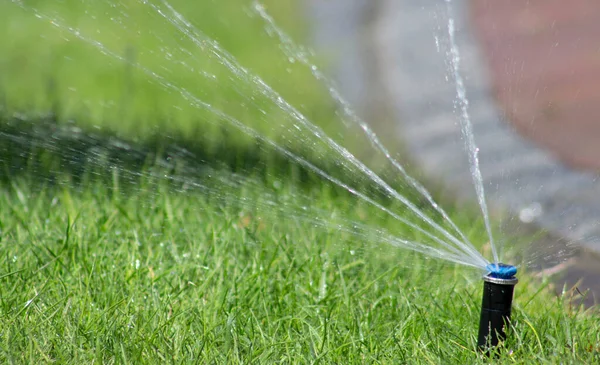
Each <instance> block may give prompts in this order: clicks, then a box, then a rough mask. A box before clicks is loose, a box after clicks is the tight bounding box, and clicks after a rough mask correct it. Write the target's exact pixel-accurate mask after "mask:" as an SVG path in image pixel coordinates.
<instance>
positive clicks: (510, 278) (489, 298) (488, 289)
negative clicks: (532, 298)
mask: <svg viewBox="0 0 600 365" xmlns="http://www.w3.org/2000/svg"><path fill="white" fill-rule="evenodd" d="M487 269H488V270H489V272H488V274H487V275H485V276H484V277H483V281H484V283H483V300H482V302H481V318H480V320H479V336H478V339H477V346H478V347H479V348H480V349H481V350H486V349H489V348H493V347H496V346H498V343H500V341H504V340H505V339H506V331H507V329H508V327H509V325H510V312H511V308H512V300H513V292H514V288H515V285H516V284H517V282H518V281H519V280H518V279H517V278H516V277H515V274H516V273H517V268H516V267H514V266H511V265H505V264H490V265H488V266H487Z"/></svg>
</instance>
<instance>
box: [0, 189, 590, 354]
mask: <svg viewBox="0 0 600 365" xmlns="http://www.w3.org/2000/svg"><path fill="white" fill-rule="evenodd" d="M32 184H33V183H32V181H26V180H23V179H17V180H15V181H13V183H12V184H11V185H10V186H4V187H3V188H2V192H1V194H0V196H1V198H0V199H1V201H0V207H1V208H0V229H1V230H2V235H1V242H0V257H2V258H3V259H2V263H1V264H0V282H1V285H0V323H1V325H2V329H3V330H2V335H1V336H0V359H1V361H2V362H3V363H44V362H46V363H49V362H59V363H74V364H80V363H92V362H94V363H251V362H256V363H274V362H278V363H281V362H284V363H316V362H319V363H336V364H340V363H436V364H438V363H456V364H466V363H469V364H472V363H486V362H488V361H489V359H488V358H486V357H484V356H482V355H481V354H479V353H478V352H477V351H476V334H477V323H478V316H479V305H480V290H481V286H482V285H481V281H480V280H478V279H477V275H478V273H474V272H472V271H468V270H465V269H462V268H456V267H453V266H452V265H445V264H442V263H440V262H436V261H433V262H431V261H427V260H424V259H423V258H422V257H419V256H417V255H413V254H410V253H407V252H406V251H402V250H397V249H394V248H391V247H387V246H385V245H374V244H372V243H370V242H364V241H363V240H361V239H359V238H357V237H354V236H353V235H351V234H348V233H344V232H342V231H340V230H336V229H322V228H317V227H315V225H314V224H311V223H310V222H306V221H304V220H302V219H300V218H299V217H298V216H295V215H294V214H282V215H281V216H278V217H275V216H274V213H273V211H272V210H270V209H268V208H265V206H264V205H262V204H261V201H263V202H264V200H265V196H266V195H265V194H264V191H263V189H264V188H261V187H260V185H255V186H249V187H245V188H241V189H240V188H236V189H235V190H232V191H231V192H230V193H231V195H230V196H232V197H236V198H238V199H239V200H237V199H234V200H227V199H220V197H224V196H227V194H226V190H223V189H221V190H220V193H219V194H215V193H212V194H206V193H202V192H200V191H194V190H186V191H185V192H183V191H181V190H183V189H185V188H184V187H183V186H179V187H177V184H174V183H170V184H166V183H165V182H164V181H162V182H161V181H155V180H152V179H143V181H140V182H139V184H137V188H136V190H135V192H134V193H132V192H131V191H128V190H127V188H122V187H119V183H118V178H117V179H115V180H114V183H113V185H107V184H105V183H96V184H94V183H92V184H90V185H88V187H87V188H86V189H84V190H83V191H79V192H77V191H74V190H73V189H68V188H60V187H48V188H45V189H42V190H38V191H35V192H34V191H32V190H31V188H30V186H32ZM208 184H210V183H208ZM120 189H122V190H120ZM279 189H280V190H279V195H278V197H279V198H280V199H285V198H286V197H288V198H290V199H295V197H297V194H294V193H293V191H294V189H293V188H292V187H291V186H290V185H289V184H288V183H287V182H285V181H284V182H283V185H282V186H280V187H279ZM176 190H180V192H176ZM305 195H307V196H309V197H310V199H311V201H313V202H314V207H313V208H322V209H324V210H325V211H327V212H329V213H330V214H331V216H335V215H336V214H338V215H339V214H346V215H347V216H352V215H353V213H347V212H351V210H349V209H350V208H351V207H354V209H356V210H361V209H362V210H364V212H363V214H366V215H367V216H371V217H373V216H376V215H375V214H371V213H373V212H370V211H369V209H368V208H366V207H360V206H358V207H356V206H355V203H354V201H352V200H350V199H347V198H344V197H340V196H335V195H332V194H331V193H330V192H328V191H327V190H322V189H320V188H318V187H315V188H313V189H312V190H310V191H307V192H305ZM242 198H246V200H245V203H244V204H240V203H239V202H240V201H242ZM398 211H400V212H401V210H400V209H398ZM369 220H373V218H371V219H367V221H369ZM389 224H391V222H389ZM482 234H483V230H482V227H481V226H479V228H478V229H475V230H474V231H472V232H471V236H472V237H473V238H475V237H477V236H478V235H479V236H481V235H482ZM402 235H403V236H404V237H406V238H415V239H417V238H418V237H415V233H414V232H411V231H410V230H403V231H402ZM521 281H522V282H521V283H519V284H518V286H517V290H516V294H515V297H516V299H515V307H514V314H513V320H514V330H513V332H512V333H511V335H510V339H509V341H508V342H506V343H505V344H504V345H503V346H502V348H501V350H500V353H501V354H500V358H499V359H498V361H499V362H500V361H502V362H507V363H513V362H514V363H565V362H566V363H571V362H575V363H593V362H596V361H597V360H598V357H599V356H600V351H599V350H600V349H599V348H598V346H599V344H600V323H599V322H598V321H597V319H596V318H595V315H594V314H593V313H587V312H586V311H584V309H583V308H581V307H578V306H574V305H570V300H571V297H572V295H574V293H571V292H569V291H566V292H565V293H564V294H563V295H562V296H559V297H555V296H553V295H552V294H551V291H550V290H547V289H548V288H546V285H547V283H539V282H534V281H531V280H530V279H529V278H528V277H527V275H522V276H521Z"/></svg>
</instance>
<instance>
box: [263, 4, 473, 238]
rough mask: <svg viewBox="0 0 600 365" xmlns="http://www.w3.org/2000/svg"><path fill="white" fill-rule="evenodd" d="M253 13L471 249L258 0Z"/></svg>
mask: <svg viewBox="0 0 600 365" xmlns="http://www.w3.org/2000/svg"><path fill="white" fill-rule="evenodd" d="M253 4H254V6H253V8H254V10H255V12H256V13H257V14H258V15H259V16H260V17H261V18H262V19H263V20H264V21H265V22H266V24H267V26H268V27H269V29H270V30H271V31H272V32H273V33H275V34H276V35H277V37H278V39H279V41H280V42H281V44H283V45H284V47H283V48H282V50H283V52H284V53H285V54H286V56H288V57H292V58H294V59H297V60H299V61H300V62H301V63H302V64H303V65H305V66H306V67H308V68H309V69H310V71H311V73H312V74H313V76H314V77H315V79H317V80H319V81H320V82H322V83H323V84H324V85H325V86H326V88H327V91H328V92H329V95H330V96H331V97H332V98H333V99H334V101H336V102H337V103H338V105H339V106H340V107H341V109H342V111H343V112H344V115H345V116H346V118H348V119H349V120H350V121H351V122H352V123H354V124H355V125H358V126H359V127H360V128H361V129H362V130H363V132H364V133H365V135H366V136H367V138H368V139H369V141H370V142H371V144H372V145H373V147H375V148H376V149H379V151H381V152H382V153H383V155H384V156H385V157H386V158H387V159H388V161H390V163H391V164H392V165H393V166H394V167H395V168H396V169H397V170H398V171H399V172H400V173H401V174H402V176H403V177H404V179H405V180H406V181H408V182H409V184H410V185H411V186H412V187H413V188H415V190H417V191H418V192H419V193H420V194H421V195H422V196H423V197H424V198H425V199H427V201H428V202H429V204H431V206H432V207H433V208H434V209H435V210H436V211H437V212H438V213H440V215H441V216H442V217H443V218H444V220H446V221H447V222H448V224H450V226H451V227H452V228H453V229H454V231H455V232H456V233H457V234H458V235H459V236H460V238H461V239H462V240H463V241H464V242H465V243H467V244H468V245H470V246H473V244H472V243H471V242H470V241H469V239H468V238H467V237H466V236H465V234H464V233H463V232H462V230H461V229H460V228H458V226H457V225H456V224H455V223H454V221H452V219H451V218H450V216H448V214H447V213H446V211H445V210H444V209H443V208H442V207H441V206H440V205H439V204H438V203H437V202H436V201H435V200H434V199H433V197H432V196H431V194H430V193H429V191H427V189H426V188H425V187H424V186H423V185H422V184H421V183H419V182H418V181H417V180H416V179H415V178H413V177H412V176H410V175H409V174H408V172H407V171H406V170H405V169H404V167H403V166H402V164H401V163H399V162H398V161H397V160H396V159H395V158H394V157H393V156H392V154H391V153H390V152H389V150H388V149H387V148H386V147H385V146H384V144H383V143H382V142H381V141H380V140H379V138H378V137H377V134H376V133H375V132H374V131H373V130H372V129H371V127H369V125H368V124H367V123H366V122H365V121H364V120H362V119H361V118H360V117H359V116H358V114H357V113H356V112H355V111H354V110H353V109H352V107H351V106H350V103H349V102H348V101H346V99H345V98H344V97H343V96H342V95H341V94H340V93H339V92H338V90H337V88H336V86H335V85H334V84H333V82H332V81H331V80H330V79H329V78H328V77H327V76H326V75H325V74H324V73H323V72H322V71H321V70H320V69H319V67H318V66H317V65H316V64H314V63H312V62H311V61H310V58H309V56H308V55H307V54H306V52H305V51H304V50H302V49H301V48H300V47H299V46H298V45H297V44H296V43H295V42H294V41H293V40H292V39H291V38H290V37H289V36H288V35H287V34H286V33H285V32H284V31H283V30H282V29H281V28H279V27H278V26H277V25H276V24H275V21H274V19H273V18H272V17H271V16H270V15H269V14H268V13H267V10H266V9H265V7H264V5H263V4H262V3H261V2H260V1H258V0H254V2H253Z"/></svg>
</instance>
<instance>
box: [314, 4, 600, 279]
mask: <svg viewBox="0 0 600 365" xmlns="http://www.w3.org/2000/svg"><path fill="white" fill-rule="evenodd" d="M311 4H312V6H311V13H312V15H313V17H314V22H315V24H316V25H315V27H314V29H315V34H314V35H313V36H314V39H315V44H316V47H318V49H319V50H320V51H321V52H323V53H324V54H329V55H330V56H331V59H332V60H334V62H332V64H331V74H332V75H334V76H335V77H336V80H337V81H338V83H339V85H342V87H341V90H343V93H344V94H345V95H346V96H347V97H348V98H349V99H350V100H351V101H352V102H353V103H354V105H357V106H358V107H359V109H360V111H361V113H362V115H364V116H365V118H367V120H370V121H376V122H375V123H376V124H377V123H379V125H376V128H378V129H379V132H380V133H390V131H393V134H394V135H396V136H398V140H397V141H396V142H395V143H397V144H399V145H401V146H402V148H403V149H404V150H405V151H406V152H408V155H409V156H410V161H411V163H412V164H413V165H414V166H416V168H417V169H418V170H420V171H421V172H422V173H423V175H422V176H421V179H425V180H427V179H428V180H429V182H430V186H431V183H433V184H436V183H441V184H443V185H444V186H445V187H446V188H447V189H450V190H451V191H453V192H454V194H455V195H454V196H458V197H460V198H462V199H466V200H469V199H470V200H473V199H474V190H473V186H472V184H471V183H470V173H469V166H468V162H467V159H466V156H465V154H464V149H463V141H462V140H461V135H460V131H459V126H458V125H457V122H456V115H455V104H454V100H455V96H456V90H455V86H454V83H453V82H452V80H450V81H449V80H448V76H447V75H448V73H449V72H450V71H451V68H450V67H451V66H450V65H449V64H448V63H447V55H448V41H449V39H448V17H449V16H450V17H452V18H453V21H454V24H455V27H456V41H457V43H458V46H459V49H460V51H461V63H462V68H461V72H462V73H463V76H464V79H465V85H466V92H467V96H468V98H469V109H470V114H471V118H472V121H473V124H474V131H475V138H476V142H477V145H478V147H479V148H480V163H481V169H482V173H483V177H484V181H485V189H486V193H487V196H488V202H489V203H490V204H491V206H492V208H493V209H494V210H495V212H496V216H497V217H504V218H503V219H504V222H505V223H504V224H505V231H506V232H511V231H514V230H518V229H520V230H525V231H527V230H529V229H530V228H531V229H533V230H537V229H539V228H542V229H544V230H545V231H546V232H547V233H548V234H547V235H545V237H544V238H541V239H540V240H539V242H538V243H537V244H534V245H533V246H532V247H535V248H534V250H540V251H544V250H549V251H548V252H555V253H556V252H563V253H565V254H566V253H568V255H570V256H573V257H572V258H571V259H569V260H568V261H567V262H566V263H564V262H563V263H560V262H559V261H556V260H555V259H554V258H555V257H556V254H548V255H547V256H546V257H544V255H540V257H539V260H540V261H539V262H538V264H539V265H540V266H539V267H543V268H552V269H550V270H551V271H553V272H554V271H557V270H559V271H560V270H563V272H566V273H567V277H568V280H567V281H570V282H571V283H574V282H577V281H578V280H579V279H581V278H582V277H584V278H585V279H584V280H583V281H582V282H579V283H580V284H581V285H582V286H583V287H590V286H592V287H596V288H597V285H596V284H595V283H596V282H598V274H599V273H600V261H598V253H600V182H599V181H598V171H599V168H600V163H599V161H600V38H599V37H597V36H596V35H597V34H600V3H598V2H595V1H591V0H578V1H574V2H569V3H565V2H561V1H543V0H539V1H538V0H534V1H526V2H524V1H488V0H470V1H452V8H451V9H450V11H449V8H448V7H447V5H446V3H444V2H442V1H418V2H417V1H402V0H389V1H387V0H381V1H361V0H354V1H345V0H344V1H342V0H339V1H335V0H333V1H313V2H312V3H311ZM449 14H450V15H449ZM517 227H519V228H518V229H517ZM524 227H529V228H524ZM579 244H582V246H579ZM575 247H578V248H577V249H575ZM559 256H560V255H559ZM553 257H554V258H553Z"/></svg>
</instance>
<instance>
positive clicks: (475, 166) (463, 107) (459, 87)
mask: <svg viewBox="0 0 600 365" xmlns="http://www.w3.org/2000/svg"><path fill="white" fill-rule="evenodd" d="M445 1H446V5H447V10H448V39H449V42H450V54H449V61H450V65H451V67H450V68H451V72H452V76H453V78H454V83H455V84H456V103H458V108H459V109H460V113H459V120H460V126H461V132H462V135H463V136H464V137H465V144H466V149H467V155H468V156H469V168H470V170H471V179H472V180H473V185H474V187H475V192H476V195H477V201H478V202H479V207H480V208H481V213H482V214H483V219H484V222H485V229H486V231H487V234H488V237H489V239H490V246H491V247H492V255H493V256H494V261H495V262H500V260H499V257H498V252H497V250H496V245H495V244H494V238H493V236H492V228H491V224H490V217H489V212H488V208H487V203H486V201H485V189H484V186H483V177H482V175H481V169H480V168H479V148H478V147H477V144H476V143H475V136H474V134H473V123H471V116H470V115H469V99H468V98H467V89H466V87H465V83H464V80H463V77H462V75H461V72H460V62H461V57H460V50H459V49H458V44H457V43H456V34H455V33H456V29H455V26H454V19H453V18H452V7H451V3H452V0H445ZM455 105H456V104H455Z"/></svg>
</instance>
